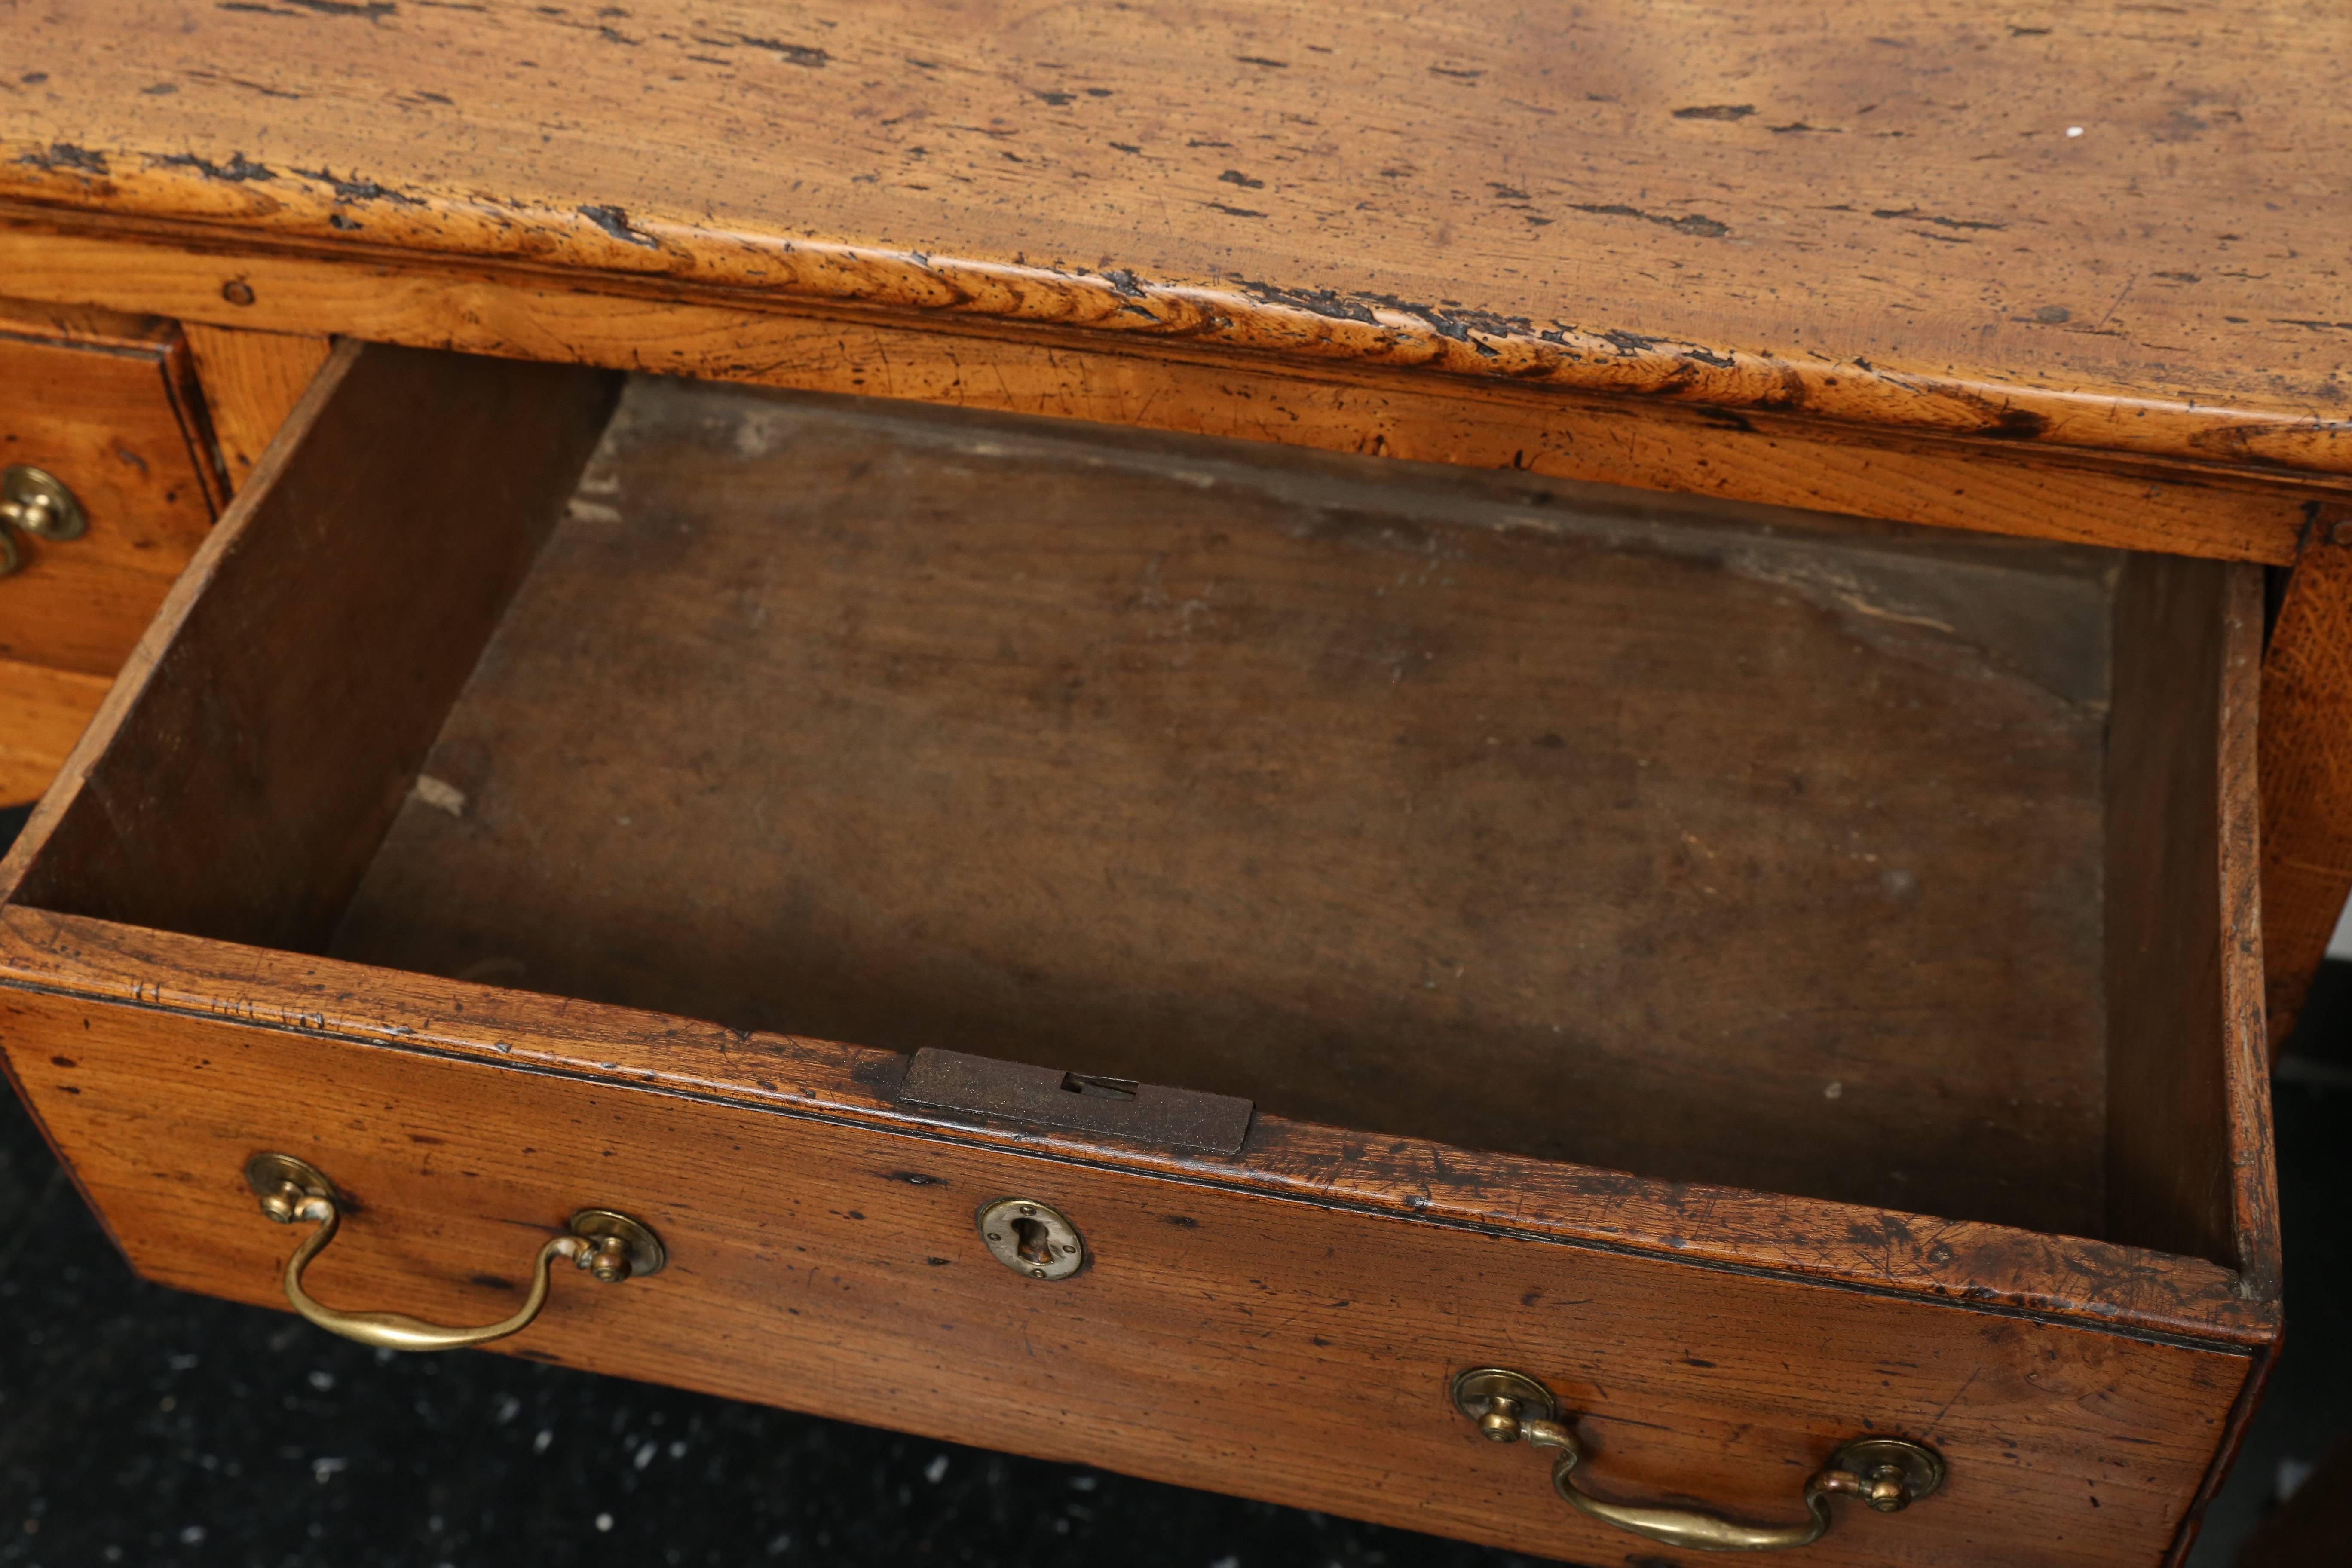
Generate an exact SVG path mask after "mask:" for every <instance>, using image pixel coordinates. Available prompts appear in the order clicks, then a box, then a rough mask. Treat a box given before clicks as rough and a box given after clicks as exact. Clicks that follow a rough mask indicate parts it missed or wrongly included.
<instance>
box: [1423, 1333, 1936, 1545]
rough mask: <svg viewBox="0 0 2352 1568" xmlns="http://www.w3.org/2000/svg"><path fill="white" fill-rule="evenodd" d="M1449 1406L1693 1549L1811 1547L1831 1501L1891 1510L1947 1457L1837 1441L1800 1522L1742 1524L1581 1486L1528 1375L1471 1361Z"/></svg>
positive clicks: (1642, 1530)
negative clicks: (1540, 1454) (1541, 1453)
mask: <svg viewBox="0 0 2352 1568" xmlns="http://www.w3.org/2000/svg"><path fill="white" fill-rule="evenodd" d="M1450 1392H1451V1393H1452V1395H1453V1399H1454V1408H1455V1409H1457V1410H1459V1411H1461V1412H1462V1414H1463V1415H1466V1416H1468V1417H1469V1418H1470V1419H1471V1420H1473V1421H1475V1422H1476V1423H1477V1424H1478V1430H1479V1432H1480V1433H1481V1434H1482V1435H1484V1436H1486V1437H1487V1438H1489V1439H1491V1440H1492V1441H1494V1442H1497V1443H1518V1442H1524V1443H1526V1444H1527V1445H1528V1447H1535V1448H1549V1449H1551V1450H1553V1451H1554V1452H1555V1453H1556V1454H1557V1455H1558V1456H1559V1457H1558V1458H1555V1459H1554V1460H1553V1461H1552V1467H1551V1484H1552V1489H1553V1490H1554V1491H1556V1492H1558V1493H1559V1495H1560V1497H1561V1498H1562V1499H1563V1500H1566V1501H1567V1502H1568V1503H1570V1504H1571V1505H1572V1506H1574V1507H1575V1508H1576V1509H1578V1510H1580V1511H1582V1512H1584V1513H1587V1514H1590V1515H1591V1516H1592V1517H1593V1518H1594V1519H1597V1520H1600V1521H1602V1522H1603V1523H1607V1524H1613V1525H1615V1526H1616V1527H1617V1528H1618V1529H1620V1530H1627V1531H1633V1533H1634V1534H1635V1535H1639V1536H1642V1537H1643V1538H1645V1539H1647V1540H1650V1541H1655V1542H1661V1543H1663V1544H1664V1545H1667V1546H1679V1547H1682V1548H1684V1549H1685V1550H1686V1551H1692V1552H1780V1551H1786V1550H1788V1549H1789V1548H1791V1547H1797V1546H1811V1544H1812V1543H1813V1542H1816V1541H1819V1540H1820V1539H1821V1538H1822V1536H1824V1535H1826V1534H1828V1533H1829V1528H1830V1523H1831V1517H1832V1516H1831V1513H1830V1499H1831V1498H1832V1497H1833V1496H1845V1497H1852V1498H1856V1499H1859V1500H1861V1501H1863V1502H1865V1503H1867V1504H1868V1505H1869V1506H1870V1507H1871V1508H1873V1509H1874V1510H1877V1511H1878V1512H1880V1513H1897V1512H1900V1511H1901V1510H1904V1509H1905V1508H1907V1507H1909V1506H1910V1505H1911V1504H1912V1503H1914V1502H1916V1501H1917V1500H1919V1499H1921V1498H1924V1497H1926V1496H1927V1495H1928V1494H1930V1493H1931V1492H1933V1491H1935V1490H1936V1489H1937V1487H1939V1486H1941V1485H1943V1482H1944V1461H1943V1458H1942V1457H1941V1456H1940V1455H1938V1454H1937V1452H1936V1451H1935V1450H1934V1449H1933V1448H1930V1447H1926V1446H1925V1445H1923V1444H1919V1443H1914V1442H1910V1441H1908V1440H1907V1439H1905V1438H1900V1437H1856V1438H1854V1439H1853V1440H1852V1441H1850V1442H1847V1443H1843V1444H1841V1445H1839V1447H1838V1449H1837V1451H1836V1452H1835V1453H1833V1454H1832V1455H1831V1456H1830V1458H1829V1463H1827V1464H1826V1465H1824V1466H1822V1468H1820V1469H1818V1470H1816V1471H1814V1472H1813V1474H1812V1477H1811V1479H1808V1480H1807V1481H1806V1482H1805V1489H1804V1494H1803V1496H1804V1506H1805V1515H1806V1517H1805V1520H1804V1521H1803V1522H1802V1523H1798V1524H1775V1525H1762V1524H1742V1523H1739V1522H1738V1521H1734V1520H1728V1519H1725V1518H1723V1517H1722V1516H1721V1515H1719V1514H1712V1513H1703V1512H1701V1511H1699V1510H1696V1509H1680V1508H1648V1507H1643V1506H1639V1505H1636V1504H1633V1503H1620V1502H1610V1501H1608V1500H1605V1499H1602V1498H1597V1497H1595V1496H1593V1495H1592V1494H1591V1492H1588V1491H1586V1490H1585V1489H1583V1488H1582V1487H1581V1486H1580V1485H1578V1484H1577V1479H1576V1474H1575V1472H1576V1468H1577V1467H1578V1466H1579V1465H1580V1464H1582V1463H1583V1462H1584V1450H1583V1448H1582V1447H1580V1446H1579V1444H1578V1443H1577V1440H1576V1436H1575V1434H1574V1433H1573V1432H1571V1431H1570V1429H1569V1426H1568V1422H1567V1421H1566V1420H1565V1419H1563V1418H1562V1416H1561V1414H1560V1409H1559V1401H1558V1400H1556V1399H1554V1398H1553V1397H1552V1393H1551V1390H1550V1389H1549V1388H1546V1387H1545V1386H1544V1385H1543V1384H1540V1383H1538V1382H1537V1381H1536V1380H1535V1379H1534V1378H1532V1377H1529V1376H1528V1375H1527V1374H1526V1373H1517V1372H1509V1371H1506V1370H1505V1369H1503V1368H1501V1367H1491V1366H1489V1367H1474V1368H1473V1369H1471V1370H1470V1371H1468V1372H1465V1373H1461V1374H1460V1375H1459V1376H1457V1377H1455V1378H1454V1382H1453V1385H1452V1388H1451V1391H1450Z"/></svg>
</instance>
